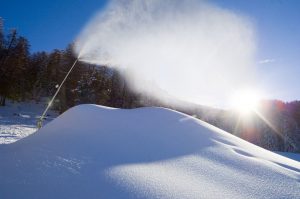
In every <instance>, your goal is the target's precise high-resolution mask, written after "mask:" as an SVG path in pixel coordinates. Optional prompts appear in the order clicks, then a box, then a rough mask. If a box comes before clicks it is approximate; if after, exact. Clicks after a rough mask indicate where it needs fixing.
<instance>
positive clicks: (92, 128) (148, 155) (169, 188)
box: [0, 105, 300, 199]
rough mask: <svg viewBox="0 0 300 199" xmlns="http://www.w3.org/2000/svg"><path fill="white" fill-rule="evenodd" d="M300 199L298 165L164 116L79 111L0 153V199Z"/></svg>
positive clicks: (154, 111)
mask: <svg viewBox="0 0 300 199" xmlns="http://www.w3.org/2000/svg"><path fill="white" fill-rule="evenodd" d="M299 196H300V163H299V162H297V161H294V160H291V159H288V158H285V157H283V156H280V155H278V154H275V153H272V152H269V151H267V150H264V149H262V148H260V147H257V146H255V145H252V144H250V143H248V142H246V141H243V140H241V139H239V138H237V137H235V136H233V135H231V134H229V133H226V132H224V131H222V130H220V129H217V128H215V127H213V126H211V125H208V124H207V123H204V122H202V121H200V120H197V119H194V118H192V117H190V116H187V115H184V114H181V113H178V112H175V111H171V110H168V109H163V108H140V109H134V110H122V109H111V108H106V107H101V106H96V105H81V106H77V107H74V108H72V109H70V110H68V111H67V112H65V113H64V114H63V115H61V116H59V117H58V118H57V119H55V120H54V121H52V122H50V123H49V124H47V125H46V126H45V127H44V128H42V129H41V130H40V131H38V132H37V133H35V134H32V135H30V136H28V137H26V138H23V139H21V140H19V141H17V142H15V143H12V144H8V145H0V198H49V199H50V198H51V199H52V198H114V199H115V198H125V199H126V198H166V199H171V198H172V199H173V198H178V199H182V198H299Z"/></svg>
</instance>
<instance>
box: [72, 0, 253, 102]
mask: <svg viewBox="0 0 300 199" xmlns="http://www.w3.org/2000/svg"><path fill="white" fill-rule="evenodd" d="M81 50H82V51H81ZM75 51H76V52H77V53H78V52H79V51H81V52H82V54H81V57H82V60H83V61H85V62H89V63H94V64H100V65H107V66H110V67H112V68H115V69H117V70H120V71H121V72H122V71H125V73H123V75H124V76H125V78H126V80H127V81H128V84H129V86H130V87H131V88H132V89H134V90H135V91H138V92H140V93H144V94H147V95H151V96H152V97H156V98H157V99H162V98H163V96H164V93H165V94H167V95H168V96H172V97H174V98H176V99H180V100H184V101H189V102H193V103H196V104H205V105H210V106H224V105H225V106H226V104H227V102H229V101H227V100H229V98H230V96H231V95H232V93H233V92H235V90H239V89H241V88H243V87H248V86H249V85H251V86H255V82H256V70H255V66H256V63H255V62H256V61H255V57H254V55H255V54H254V53H255V31H254V26H253V24H252V23H251V21H250V20H249V19H248V18H247V17H245V16H241V15H239V14H236V13H234V12H232V11H230V10H226V9H223V8H220V7H217V6H215V5H213V4H211V3H209V2H207V1H197V0H163V1H162V0H161V1H160V0H130V1H128V0H126V1H125V0H112V1H110V2H109V3H108V5H106V7H105V8H104V9H102V10H101V11H100V12H99V14H97V15H96V16H95V17H94V18H93V19H92V20H91V22H90V23H89V24H88V25H87V26H86V27H85V28H84V30H83V31H82V32H81V34H80V35H79V37H78V38H77V41H76V44H75Z"/></svg>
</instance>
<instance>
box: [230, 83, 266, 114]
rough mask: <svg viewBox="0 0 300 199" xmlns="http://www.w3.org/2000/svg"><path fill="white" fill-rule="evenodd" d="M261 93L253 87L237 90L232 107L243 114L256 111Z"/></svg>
mask: <svg viewBox="0 0 300 199" xmlns="http://www.w3.org/2000/svg"><path fill="white" fill-rule="evenodd" d="M260 100H261V95H260V93H259V92H258V91H255V90H253V89H244V90H239V91H236V92H235V93H234V94H233V96H232V100H231V101H232V102H231V103H232V107H233V108H234V110H236V111H238V112H240V113H241V114H249V113H252V112H255V111H256V110H257V108H258V105H259V101H260Z"/></svg>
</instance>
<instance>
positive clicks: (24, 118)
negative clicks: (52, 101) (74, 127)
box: [0, 99, 58, 144]
mask: <svg viewBox="0 0 300 199" xmlns="http://www.w3.org/2000/svg"><path fill="white" fill-rule="evenodd" d="M46 106H47V103H46V99H43V100H42V101H41V102H40V103H38V104H37V103H35V102H34V101H29V102H12V101H10V100H7V103H6V106H4V107H0V144H9V143H12V142H15V141H17V140H19V139H21V138H24V137H26V136H28V135H30V134H32V133H34V132H35V131H36V130H37V128H36V124H37V120H38V118H39V117H40V116H41V114H42V113H43V111H44V109H45V108H46ZM57 116H58V113H57V112H55V111H53V110H49V112H48V114H47V117H46V119H45V120H44V124H46V123H48V122H49V121H52V120H53V118H55V117H57Z"/></svg>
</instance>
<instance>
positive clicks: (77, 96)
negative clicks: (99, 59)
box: [0, 18, 141, 112]
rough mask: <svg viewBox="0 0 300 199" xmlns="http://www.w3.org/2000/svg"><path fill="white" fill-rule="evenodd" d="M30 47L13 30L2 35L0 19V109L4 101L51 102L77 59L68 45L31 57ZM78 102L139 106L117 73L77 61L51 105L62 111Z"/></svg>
mask: <svg viewBox="0 0 300 199" xmlns="http://www.w3.org/2000/svg"><path fill="white" fill-rule="evenodd" d="M29 47H30V44H29V42H28V40H27V39H26V38H24V37H22V36H19V35H18V33H17V31H16V30H15V29H12V30H11V31H10V33H9V34H7V35H5V33H4V30H3V23H2V21H1V18H0V76H1V77H0V106H5V101H6V99H10V100H15V101H24V100H35V101H36V102H39V101H40V100H41V99H43V98H49V99H50V97H52V96H53V94H54V93H55V91H56V89H57V87H58V86H59V84H60V83H61V81H62V80H63V78H64V77H65V75H66V74H67V72H68V71H69V69H70V67H71V65H72V63H73V62H74V61H75V59H76V58H75V57H74V54H73V53H72V46H71V45H69V46H68V47H67V48H66V49H65V50H57V49H56V50H53V51H52V52H50V53H47V52H35V53H32V54H31V53H30V51H29ZM81 103H97V104H102V105H106V106H112V107H122V108H132V107H138V106H141V104H140V103H139V101H138V95H137V94H134V93H133V92H131V90H129V89H128V88H127V86H126V83H125V80H124V79H123V78H122V77H121V76H120V74H119V73H118V72H117V71H115V70H112V69H109V68H107V67H105V66H96V65H91V64H86V63H82V62H78V63H77V64H76V67H75V68H74V70H73V71H72V73H71V74H70V76H69V78H68V79H67V81H66V82H65V84H64V85H63V86H62V88H61V91H60V92H59V95H58V96H57V98H56V100H55V103H54V105H53V106H54V108H55V109H57V110H59V111H60V112H63V111H64V110H66V109H68V108H69V107H72V106H74V105H77V104H81Z"/></svg>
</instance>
